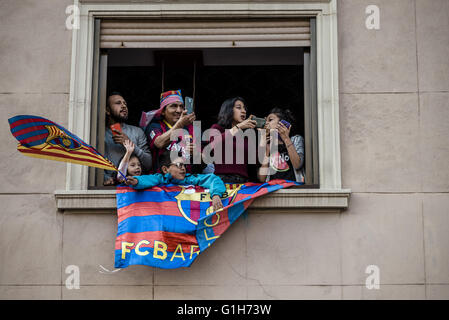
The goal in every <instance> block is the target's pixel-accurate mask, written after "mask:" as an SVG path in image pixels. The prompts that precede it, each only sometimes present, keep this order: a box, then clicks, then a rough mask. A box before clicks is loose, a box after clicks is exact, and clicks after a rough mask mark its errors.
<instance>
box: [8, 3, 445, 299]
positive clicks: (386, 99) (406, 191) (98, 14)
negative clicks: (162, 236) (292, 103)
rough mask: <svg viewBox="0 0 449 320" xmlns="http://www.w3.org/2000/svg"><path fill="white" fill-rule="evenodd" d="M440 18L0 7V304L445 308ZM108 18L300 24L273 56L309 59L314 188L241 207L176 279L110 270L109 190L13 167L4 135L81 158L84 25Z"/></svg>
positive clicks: (413, 11)
mask: <svg viewBox="0 0 449 320" xmlns="http://www.w3.org/2000/svg"><path fill="white" fill-rule="evenodd" d="M73 5H75V6H73ZM78 14H79V15H78ZM448 15H449V2H448V1H447V0H432V1H428V0H395V1H386V0H376V1H368V0H338V1H337V0H331V1H311V0H309V1H232V2H231V1H229V2H227V1H201V0H198V1H151V0H147V1H144V0H142V1H138V2H135V1H120V0H114V1H112V0H109V1H108V0H104V1H103V0H102V1H100V0H84V1H82V0H80V1H75V3H74V2H73V1H71V0H63V1H61V0H41V1H33V0H23V1H13V0H3V1H1V2H0V17H1V19H0V24H1V28H0V35H1V37H0V68H1V70H2V75H3V76H2V77H1V80H0V105H1V107H2V109H3V110H4V113H3V116H2V118H3V121H4V122H3V123H4V126H3V129H2V130H3V132H2V135H1V136H2V139H3V143H4V148H3V149H2V151H1V153H2V156H3V157H4V158H3V159H4V161H2V162H1V165H0V166H1V169H0V172H1V173H2V176H3V177H4V180H3V184H2V186H1V188H2V190H1V191H0V198H1V199H2V203H3V205H4V207H3V210H2V212H1V214H0V249H1V250H0V261H1V263H0V298H1V299H448V298H449V250H448V246H449V235H448V233H447V229H448V227H449V218H448V216H449V209H448V208H449V195H448V192H449V168H448V165H447V161H446V160H445V159H446V158H447V157H448V156H449V140H448V139H447V137H446V136H447V134H449V125H448V123H447V119H449V102H448V101H449V59H448V57H449V37H448V34H449V21H448V19H447V17H448ZM77 17H79V20H76V19H77ZM72 18H73V19H72ZM115 18H122V19H124V18H126V19H130V18H134V19H137V18H138V19H140V20H144V19H153V20H154V19H156V18H157V21H162V22H165V21H167V22H170V21H173V20H176V19H178V20H179V19H185V20H186V21H187V22H188V21H189V19H195V20H201V19H203V20H204V19H206V20H207V19H209V20H211V18H213V19H224V18H226V19H232V20H233V21H236V22H239V21H246V22H247V21H248V20H251V19H256V20H257V19H265V20H264V21H271V20H276V21H281V20H282V21H284V20H285V19H289V20H292V21H295V19H296V20H298V19H310V21H313V22H311V24H310V29H308V30H309V31H307V32H309V33H310V38H307V39H306V40H304V39H303V38H301V39H302V40H301V39H300V40H298V39H297V38H294V39H290V38H288V37H286V38H285V39H287V40H285V43H284V44H282V45H281V46H289V45H291V46H293V47H294V46H295V45H299V46H304V48H306V49H304V50H303V52H309V53H310V57H309V58H310V59H311V61H313V59H314V57H315V59H316V61H315V64H313V63H311V65H314V69H313V70H314V72H312V73H310V74H309V76H310V77H312V78H313V77H315V78H314V83H315V84H316V87H315V89H313V88H310V87H305V88H306V89H304V96H305V98H304V99H305V100H307V96H312V98H310V97H309V99H310V101H312V102H310V101H309V102H306V103H305V105H307V103H310V105H311V106H313V105H315V106H316V108H315V109H313V107H312V109H310V110H312V111H313V110H314V112H316V121H315V122H313V123H314V124H312V127H313V125H315V127H316V131H315V132H314V131H313V129H310V128H309V129H307V128H304V130H305V131H306V132H307V130H310V131H308V132H309V133H308V134H309V136H310V137H311V140H310V141H311V142H310V143H311V144H315V145H316V148H317V149H316V150H315V154H318V157H317V159H311V160H310V161H313V163H314V167H315V169H316V170H317V172H318V173H317V174H316V175H315V177H316V179H318V180H317V184H315V185H314V187H313V188H312V187H310V188H301V189H289V190H284V191H282V192H277V193H275V194H272V195H270V196H267V197H266V198H264V199H260V200H258V201H257V202H255V203H254V204H253V205H252V206H251V207H250V209H249V210H248V213H247V214H246V215H244V216H242V217H241V218H239V220H238V221H237V222H236V223H235V224H234V225H233V226H232V227H231V228H230V229H229V230H228V231H227V232H226V233H225V235H224V236H223V237H222V238H221V239H219V240H218V241H217V242H216V243H215V244H214V247H213V248H211V249H210V250H208V251H206V252H204V253H203V254H202V255H200V256H199V257H198V259H197V260H196V261H195V262H194V263H193V264H192V266H191V267H190V268H188V269H182V270H162V269H155V268H150V267H144V266H133V267H129V268H127V269H123V270H119V271H117V270H115V269H114V246H115V236H116V231H117V230H116V228H117V218H116V211H115V199H114V192H113V190H102V189H99V190H98V189H96V190H94V189H92V188H90V189H89V186H90V182H89V181H91V180H89V179H91V175H92V173H91V172H89V170H88V169H87V168H86V167H81V166H77V165H67V164H65V163H60V162H49V161H46V160H40V159H32V158H28V157H24V156H23V155H21V154H20V153H19V152H18V151H17V150H16V145H17V143H16V140H15V139H14V138H13V137H12V135H11V134H10V132H9V127H8V126H7V125H6V120H7V119H8V118H10V117H12V116H14V115H18V114H33V115H39V116H43V117H46V118H49V119H51V120H53V121H55V122H57V123H59V124H61V125H63V126H65V127H66V128H68V129H69V130H71V131H72V132H73V133H75V134H77V135H78V136H80V137H82V138H83V139H85V140H87V141H90V142H91V143H94V142H95V143H98V141H94V140H95V138H96V137H97V135H96V134H95V131H94V129H93V128H94V127H95V123H96V122H95V120H94V119H95V117H96V114H95V113H93V112H92V110H95V108H96V106H97V105H101V99H102V97H103V98H104V95H102V94H101V93H102V91H101V90H99V88H100V89H101V67H100V66H101V59H100V58H98V57H100V53H101V52H102V49H104V48H111V47H107V44H105V43H103V44H102V43H101V40H100V41H98V42H95V41H96V40H95V39H97V38H96V32H100V33H101V30H100V31H99V30H98V29H96V22H95V21H96V19H99V20H100V22H99V23H101V19H115ZM213 19H212V20H213ZM313 19H314V20H313ZM97 21H98V20H97ZM239 32H240V31H236V36H241V34H239ZM276 32H277V31H276ZM281 38H282V39H284V38H283V37H279V39H281ZM217 39H218V38H217ZM236 39H243V40H241V41H242V42H241V43H240V42H238V41H236V45H237V46H239V45H242V46H243V47H244V48H248V47H250V45H248V44H246V45H245V44H244V43H245V40H244V37H243V38H242V37H241V38H239V37H236ZM97 40H98V39H97ZM103 40H104V39H103ZM151 41H154V39H151ZM263 41H265V42H264V46H267V43H268V46H270V47H276V45H275V44H274V43H275V42H276V41H278V39H271V40H270V39H268V40H267V39H263ZM288 41H291V42H288ZM295 41H296V42H295ZM298 41H299V42H298ZM307 41H310V42H307ZM103 42H106V41H105V40H104V41H103ZM96 44H98V45H96ZM127 45H128V44H127V43H126V41H124V42H123V43H122V44H121V46H127ZM227 45H228V44H219V45H217V47H220V48H221V47H225V46H227ZM231 45H235V43H234V44H232V42H231ZM98 46H100V47H98ZM111 46H112V45H111ZM210 46H212V44H210ZM148 48H153V49H154V48H159V47H158V45H157V44H154V43H153V44H148V46H147V49H148ZM208 48H210V47H208ZM307 48H310V49H307ZM248 50H249V49H248ZM309 50H310V51H309ZM314 50H315V51H314ZM211 52H212V51H211ZM112 58H113V57H112V55H111V56H110V59H111V60H112ZM305 59H306V58H305ZM118 60H120V59H118ZM116 61H117V60H116ZM306 61H308V60H303V61H302V62H301V63H302V66H303V69H302V70H305V68H306V65H307V64H306ZM108 72H109V71H108ZM303 73H304V74H306V73H305V71H303ZM304 77H305V78H304V79H309V78H308V77H306V76H304ZM304 81H306V80H304ZM312 87H313V86H312ZM313 90H315V91H313ZM96 92H98V94H96ZM310 92H313V94H310ZM313 97H314V98H315V102H313V101H314V98H313ZM306 109H307V107H304V110H306ZM100 110H101V109H100ZM98 123H101V122H98ZM98 123H97V124H98ZM95 130H97V129H95ZM310 161H309V163H310ZM310 185H312V183H311V184H310ZM78 271H79V273H78ZM77 275H79V287H78V286H77V282H76V281H73V280H74V277H75V276H77ZM377 284H379V286H377Z"/></svg>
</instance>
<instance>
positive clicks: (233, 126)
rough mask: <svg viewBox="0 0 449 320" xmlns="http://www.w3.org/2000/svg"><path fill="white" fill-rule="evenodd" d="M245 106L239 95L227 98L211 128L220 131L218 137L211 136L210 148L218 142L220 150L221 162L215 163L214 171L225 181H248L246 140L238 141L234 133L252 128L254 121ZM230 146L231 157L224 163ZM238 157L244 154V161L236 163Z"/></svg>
mask: <svg viewBox="0 0 449 320" xmlns="http://www.w3.org/2000/svg"><path fill="white" fill-rule="evenodd" d="M246 115H247V107H246V103H245V100H244V99H243V98H241V97H235V98H230V99H227V100H226V101H225V102H223V104H222V105H221V108H220V112H219V113H218V123H216V124H214V125H212V127H211V129H216V130H218V131H219V132H220V133H221V136H219V137H215V138H214V137H212V138H211V140H210V141H211V144H212V149H216V148H217V147H218V144H219V143H221V145H220V147H221V150H222V161H221V163H217V162H216V163H215V164H214V165H215V171H214V173H215V174H216V175H218V176H219V177H220V178H221V179H222V180H223V182H225V183H245V182H247V181H248V178H249V175H248V154H247V153H248V152H247V151H248V142H247V141H246V140H245V142H244V143H243V144H242V143H238V141H237V139H236V138H235V135H236V134H237V133H238V132H241V131H242V130H247V129H253V128H255V127H256V121H254V120H251V116H250V117H247V116H246ZM229 148H232V156H233V157H232V159H228V160H231V161H228V163H226V150H228V151H231V150H229ZM237 155H239V156H238V157H241V155H244V163H238V161H237Z"/></svg>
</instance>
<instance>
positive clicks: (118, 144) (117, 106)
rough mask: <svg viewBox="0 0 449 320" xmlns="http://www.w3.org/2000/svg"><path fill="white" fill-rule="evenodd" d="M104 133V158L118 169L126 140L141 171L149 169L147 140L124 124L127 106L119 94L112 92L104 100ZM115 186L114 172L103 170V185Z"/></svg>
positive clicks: (126, 118) (130, 126) (149, 156)
mask: <svg viewBox="0 0 449 320" xmlns="http://www.w3.org/2000/svg"><path fill="white" fill-rule="evenodd" d="M106 101H107V102H106V120H107V126H106V133H105V138H104V141H105V156H106V158H108V159H109V160H111V161H112V163H114V165H115V166H116V167H118V165H119V162H120V159H121V158H122V157H123V156H124V155H125V152H126V149H125V147H124V146H123V144H124V142H125V141H126V140H130V141H132V142H133V143H134V145H135V148H134V154H135V155H136V156H137V157H138V158H139V160H140V163H141V164H142V167H143V170H144V171H148V170H150V169H151V165H152V157H151V152H150V149H149V147H148V145H147V138H146V136H145V133H144V132H143V130H142V129H141V128H139V127H136V126H132V125H129V124H126V123H125V122H126V121H127V120H128V105H127V104H126V101H125V99H124V98H123V96H122V95H121V94H120V93H119V92H112V93H111V94H110V95H109V96H108V98H107V100H106ZM114 184H115V172H114V171H109V170H105V174H104V180H103V185H105V186H107V185H114Z"/></svg>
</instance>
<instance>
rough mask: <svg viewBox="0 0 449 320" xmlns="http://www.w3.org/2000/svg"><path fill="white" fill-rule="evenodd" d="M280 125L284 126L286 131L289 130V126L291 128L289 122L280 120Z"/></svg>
mask: <svg viewBox="0 0 449 320" xmlns="http://www.w3.org/2000/svg"><path fill="white" fill-rule="evenodd" d="M281 123H282V124H283V125H284V126H286V127H287V129H288V128H290V126H291V124H290V122H288V121H285V120H281Z"/></svg>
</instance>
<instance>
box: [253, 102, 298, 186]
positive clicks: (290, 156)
mask: <svg viewBox="0 0 449 320" xmlns="http://www.w3.org/2000/svg"><path fill="white" fill-rule="evenodd" d="M294 121H295V118H294V117H293V114H292V113H291V111H290V110H288V109H281V108H274V109H272V110H271V111H270V113H269V114H268V116H267V118H266V124H265V128H266V129H267V131H268V130H269V134H267V139H266V149H265V150H266V151H265V158H264V160H263V162H262V165H261V167H260V168H259V171H258V174H257V176H258V178H259V181H260V182H266V181H270V180H274V179H285V180H291V181H298V182H304V168H303V166H304V138H303V137H301V136H300V135H295V136H293V137H290V131H291V129H292V127H293V124H294ZM273 135H277V137H279V138H280V139H278V150H275V152H274V153H273V154H270V142H272V140H273ZM271 151H273V150H271Z"/></svg>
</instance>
